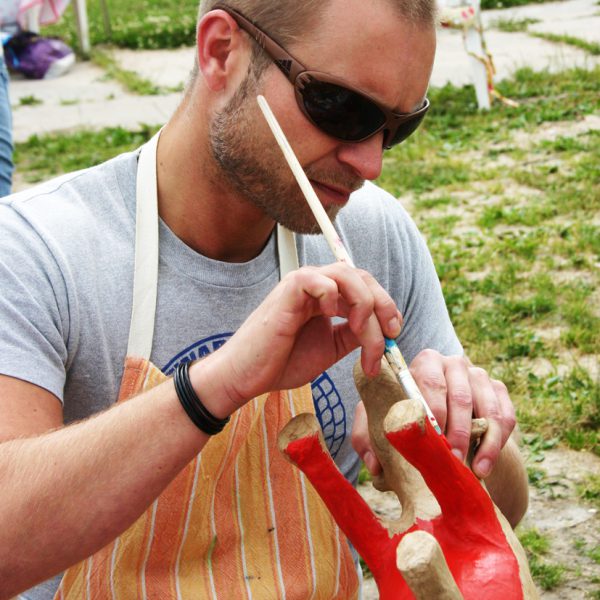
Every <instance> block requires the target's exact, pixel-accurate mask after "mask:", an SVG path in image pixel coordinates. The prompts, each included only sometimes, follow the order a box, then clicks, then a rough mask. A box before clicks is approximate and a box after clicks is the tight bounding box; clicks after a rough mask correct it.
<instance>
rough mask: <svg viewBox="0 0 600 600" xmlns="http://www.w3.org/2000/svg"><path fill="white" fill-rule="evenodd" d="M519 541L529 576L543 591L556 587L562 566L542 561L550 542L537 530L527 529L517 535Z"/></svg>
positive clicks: (562, 570) (560, 576)
mask: <svg viewBox="0 0 600 600" xmlns="http://www.w3.org/2000/svg"><path fill="white" fill-rule="evenodd" d="M518 537H519V541H520V542H521V545H522V546H523V548H524V549H525V552H526V553H527V558H528V560H529V568H530V570H531V575H532V576H533V578H534V579H535V581H536V582H537V583H538V585H539V586H540V587H541V588H542V589H544V590H552V589H554V588H556V587H558V586H559V585H560V584H561V582H562V580H563V576H564V572H565V567H564V566H563V565H558V564H552V563H549V562H546V561H545V560H544V558H543V557H544V555H546V554H547V553H548V551H549V550H550V540H549V538H548V536H546V535H543V534H542V533H540V532H539V531H538V530H537V529H528V530H525V531H521V532H520V533H519V534H518Z"/></svg>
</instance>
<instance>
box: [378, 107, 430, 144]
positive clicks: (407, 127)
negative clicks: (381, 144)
mask: <svg viewBox="0 0 600 600" xmlns="http://www.w3.org/2000/svg"><path fill="white" fill-rule="evenodd" d="M424 118H425V113H423V114H421V115H418V116H417V117H414V118H413V119H410V120H409V121H404V123H401V124H400V125H399V126H398V129H396V131H395V133H394V137H393V138H392V139H391V140H390V141H389V142H388V140H386V142H387V144H386V145H385V147H386V148H391V147H392V146H396V145H397V144H400V143H401V142H403V141H404V140H405V139H406V138H407V137H408V136H410V135H412V134H413V133H414V132H415V131H416V130H417V129H418V128H419V125H420V124H421V122H422V121H423V119H424Z"/></svg>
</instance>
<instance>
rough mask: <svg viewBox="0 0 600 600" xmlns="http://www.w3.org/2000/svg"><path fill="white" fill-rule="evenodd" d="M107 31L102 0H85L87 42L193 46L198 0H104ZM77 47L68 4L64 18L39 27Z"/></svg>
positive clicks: (174, 46) (45, 32)
mask: <svg viewBox="0 0 600 600" xmlns="http://www.w3.org/2000/svg"><path fill="white" fill-rule="evenodd" d="M107 4H108V10H109V15H110V30H107V28H106V27H105V24H104V17H103V13H102V10H101V2H99V1H98V2H88V4H87V8H88V19H89V23H90V41H91V43H92V45H93V46H95V45H97V44H113V45H115V46H118V47H121V48H134V49H142V48H143V49H157V48H178V47H180V46H192V45H193V44H194V43H195V32H196V16H197V12H198V4H199V3H198V0H183V1H180V0H140V1H137V2H132V1H117V0H107ZM42 33H44V34H47V35H55V36H59V37H61V38H62V39H64V40H65V41H66V42H67V43H68V44H69V45H71V46H72V47H73V48H77V47H78V38H77V29H76V21H75V17H74V12H73V9H72V8H70V7H69V9H67V10H66V11H65V13H64V15H63V18H62V19H61V20H60V21H59V22H58V23H56V24H54V25H52V26H51V27H48V28H45V29H43V30H42Z"/></svg>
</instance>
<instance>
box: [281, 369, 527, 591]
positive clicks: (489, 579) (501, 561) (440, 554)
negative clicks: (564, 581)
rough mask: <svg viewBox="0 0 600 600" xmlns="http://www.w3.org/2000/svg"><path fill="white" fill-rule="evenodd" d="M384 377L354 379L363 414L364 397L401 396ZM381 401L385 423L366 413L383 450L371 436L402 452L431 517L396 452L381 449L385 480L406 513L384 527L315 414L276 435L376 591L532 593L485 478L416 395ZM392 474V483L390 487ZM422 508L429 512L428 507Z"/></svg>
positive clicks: (388, 375)
mask: <svg viewBox="0 0 600 600" xmlns="http://www.w3.org/2000/svg"><path fill="white" fill-rule="evenodd" d="M359 377H360V375H359ZM380 379H381V381H379V382H377V381H376V382H375V383H376V384H377V385H373V383H368V384H366V387H365V385H361V384H360V383H359V382H357V383H358V388H359V391H361V395H362V397H363V401H364V402H365V406H366V407H367V411H368V412H369V406H368V403H371V404H372V403H373V402H375V403H379V404H380V406H379V408H382V407H381V403H382V402H381V396H382V394H383V396H386V395H387V396H388V398H387V400H384V404H385V403H386V402H387V403H388V404H389V394H386V390H387V391H388V392H389V390H390V389H391V390H393V391H394V393H395V395H396V396H397V393H399V392H398V390H399V389H400V388H399V386H397V384H395V378H394V377H393V375H392V374H391V373H389V372H384V373H383V374H382V376H380ZM371 381H373V380H371ZM382 382H383V385H382ZM363 383H364V382H363ZM373 390H376V393H375V396H376V397H375V398H373V393H372V392H373ZM382 390H383V392H382ZM385 408H386V411H385V412H386V414H387V416H386V417H385V420H384V422H383V423H381V419H380V422H379V423H378V424H377V423H371V417H373V416H374V415H375V416H376V415H377V414H381V410H380V411H377V410H371V414H369V420H370V428H371V438H372V440H373V443H374V446H375V449H376V451H377V450H378V446H379V450H380V451H381V446H382V440H381V438H380V439H378V440H376V439H373V438H374V437H376V436H374V434H373V428H375V429H377V428H378V427H379V428H380V431H381V435H382V436H383V435H385V437H386V438H387V440H388V441H389V443H390V444H391V446H392V447H393V448H394V449H395V450H391V447H389V448H390V451H391V453H394V454H397V453H399V454H397V457H398V458H400V456H401V457H404V459H406V461H408V463H410V465H412V467H414V468H415V469H416V471H418V472H419V473H420V475H421V476H422V478H423V480H424V483H425V484H426V486H427V488H428V490H426V491H430V492H431V494H432V495H433V496H434V497H435V499H436V500H437V503H438V505H439V507H438V510H437V513H438V514H437V516H432V517H431V518H422V517H420V516H419V513H420V512H423V511H420V510H419V504H420V503H421V504H422V503H423V502H425V503H426V500H423V499H424V498H426V496H425V495H424V494H423V491H424V485H422V482H419V481H418V479H416V478H415V471H414V469H412V467H410V466H409V465H408V464H407V463H406V462H404V461H403V460H402V458H400V460H399V461H397V460H395V457H392V460H390V457H389V456H383V457H382V456H381V452H380V451H378V452H377V454H378V457H379V458H380V462H382V465H383V467H384V472H385V477H386V481H387V485H388V487H391V488H393V489H394V491H396V493H397V495H398V496H399V499H400V502H401V504H402V507H403V514H402V519H401V520H400V521H399V522H397V523H396V524H395V525H393V526H392V527H391V530H390V529H388V528H387V527H386V526H385V525H384V524H383V523H382V522H381V521H380V520H379V519H378V518H377V517H376V516H375V514H374V513H373V512H372V511H371V509H370V508H369V506H368V505H367V504H366V502H365V501H364V500H363V499H362V497H361V496H360V495H359V494H358V492H357V491H356V490H355V489H354V488H353V487H352V485H350V484H349V483H348V482H347V481H346V479H345V478H344V477H343V475H342V474H341V473H340V472H339V470H338V469H337V467H336V465H335V463H334V462H333V460H332V459H331V457H330V456H329V453H328V452H327V449H326V447H325V445H324V442H323V438H322V434H321V429H320V426H319V423H318V421H317V420H316V418H315V417H314V416H313V415H306V414H305V415H299V416H298V417H296V418H295V419H293V420H292V421H291V422H290V423H289V424H288V425H287V426H286V428H285V429H284V430H283V431H282V434H281V436H280V449H281V450H282V451H283V452H284V453H285V455H286V456H287V457H288V458H289V459H290V460H291V462H293V463H294V464H296V465H297V466H298V467H299V468H300V469H301V470H302V471H303V472H304V473H305V474H306V476H307V477H308V479H309V480H310V482H311V483H312V485H313V486H314V487H315V489H316V490H317V491H318V493H319V495H320V496H321V498H322V499H323V500H324V502H325V503H326V505H327V506H328V508H329V510H330V511H331V513H332V515H333V516H334V518H335V520H336V522H337V523H338V525H339V526H340V528H341V529H342V530H343V531H344V533H345V534H346V535H347V536H348V538H349V539H350V540H351V542H352V544H353V545H354V547H355V548H356V550H357V551H358V553H359V554H360V555H361V556H362V558H363V559H364V560H365V562H366V563H367V565H368V566H369V568H370V569H371V572H372V573H373V577H374V579H375V581H376V583H377V586H378V588H379V592H380V598H381V599H382V600H397V599H405V598H406V599H408V598H417V599H421V598H423V599H428V600H429V599H432V598H436V599H447V600H453V599H460V598H465V599H467V600H470V599H474V600H475V599H476V600H520V599H526V600H529V599H530V598H537V597H538V595H537V592H536V590H535V586H534V585H533V582H532V580H531V576H530V574H529V570H528V567H527V561H526V559H525V555H524V552H523V550H522V548H521V547H520V545H519V543H518V541H517V539H516V537H515V536H514V534H513V532H512V529H511V527H510V525H509V524H508V523H507V522H506V520H505V519H504V517H503V516H502V515H501V514H500V512H499V511H498V510H497V508H496V507H495V506H494V504H493V502H492V500H491V499H490V497H489V495H488V493H487V491H486V490H485V488H484V487H483V485H482V483H481V482H480V481H479V480H478V479H477V478H476V477H475V475H474V474H473V473H472V471H471V470H470V469H469V468H468V467H466V466H464V465H463V464H462V463H461V462H460V461H459V460H458V459H457V458H456V457H455V456H454V455H453V454H452V453H451V452H450V449H449V447H448V445H447V442H446V441H445V438H444V437H443V436H440V435H438V434H437V433H436V432H435V430H434V429H433V427H432V426H431V424H430V423H429V421H428V419H427V418H426V415H425V412H424V410H423V407H422V406H421V405H420V404H419V403H418V402H416V401H412V400H403V401H400V402H397V403H395V404H394V405H393V406H392V408H391V410H389V412H388V410H387V409H388V408H389V407H385ZM371 409H373V406H371ZM396 451H397V453H396ZM386 452H387V450H386V451H384V454H385V453H386ZM387 453H388V454H389V453H390V452H387ZM382 458H383V460H382ZM386 463H387V464H386ZM391 472H393V476H394V478H395V479H396V482H395V483H396V484H397V485H393V484H390V481H389V480H390V478H391V477H392V474H391ZM431 494H430V496H431ZM440 510H441V514H440ZM427 511H429V512H430V513H431V512H432V511H431V508H430V507H428V508H427V509H426V510H425V513H426V512H427ZM433 512H435V511H433Z"/></svg>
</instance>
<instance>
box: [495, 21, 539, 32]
mask: <svg viewBox="0 0 600 600" xmlns="http://www.w3.org/2000/svg"><path fill="white" fill-rule="evenodd" d="M534 23H539V19H531V18H524V19H515V18H511V19H497V20H495V21H494V22H493V23H491V24H490V27H491V28H493V29H498V30H500V31H504V32H505V33H516V32H520V31H527V28H528V27H529V26H530V25H533V24H534Z"/></svg>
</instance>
